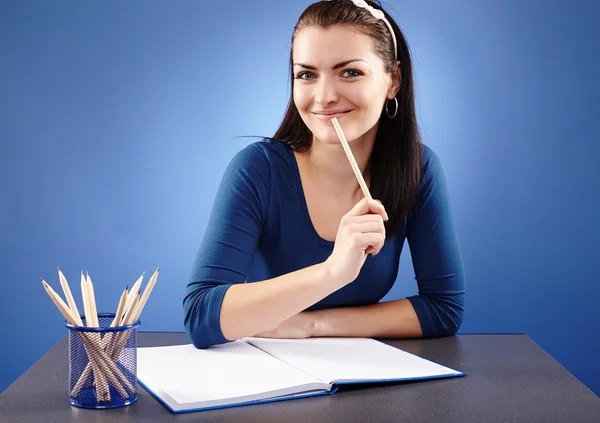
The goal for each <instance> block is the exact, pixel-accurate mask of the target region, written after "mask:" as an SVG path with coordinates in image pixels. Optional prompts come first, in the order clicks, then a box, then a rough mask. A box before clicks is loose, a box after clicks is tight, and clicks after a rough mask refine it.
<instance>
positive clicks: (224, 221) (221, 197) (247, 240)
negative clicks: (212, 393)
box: [183, 143, 270, 348]
mask: <svg viewBox="0 0 600 423" xmlns="http://www.w3.org/2000/svg"><path fill="white" fill-rule="evenodd" d="M269 173H270V169H269V161H268V160H267V157H266V154H265V152H264V150H263V149H262V148H261V147H259V146H258V145H257V144H256V143H255V144H252V145H250V146H248V147H246V148H244V149H243V150H241V151H240V152H239V153H237V154H236V155H235V156H234V158H233V159H232V160H231V162H230V163H229V165H228V166H227V168H226V170H225V172H224V175H223V177H222V180H221V183H220V185H219V189H218V190H217V195H216V198H215V202H214V205H213V208H212V211H211V215H210V218H209V222H208V225H207V228H206V232H205V234H204V237H203V239H202V242H201V244H200V247H199V249H198V252H197V254H196V258H195V260H194V264H193V267H192V271H191V275H190V281H189V283H188V285H187V288H186V291H185V296H184V300H183V309H184V325H185V330H186V333H187V334H188V336H189V338H190V339H191V341H192V343H193V345H194V346H195V347H196V348H207V347H209V346H211V345H215V344H223V343H226V342H228V341H227V339H226V338H225V337H224V336H223V333H222V332H221V324H220V312H221V304H222V303H223V297H224V296H225V292H226V291H227V289H228V288H229V287H230V286H232V285H233V284H236V283H244V282H245V281H246V278H247V274H248V271H249V269H250V265H251V263H252V259H253V257H254V254H255V251H256V248H257V245H258V242H259V239H260V235H261V231H262V228H263V225H264V222H265V219H266V215H267V210H268V189H269Z"/></svg>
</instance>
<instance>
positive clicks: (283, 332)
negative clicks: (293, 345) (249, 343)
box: [254, 311, 314, 339]
mask: <svg viewBox="0 0 600 423" xmlns="http://www.w3.org/2000/svg"><path fill="white" fill-rule="evenodd" d="M313 327H314V322H313V320H312V318H311V312H308V311H304V312H301V313H298V314H296V315H295V316H292V317H290V318H289V319H287V320H284V321H283V322H281V323H280V324H279V325H277V327H276V328H274V329H271V330H267V331H264V332H261V333H259V334H256V335H254V336H255V337H257V338H280V339H284V338H285V339H299V338H310V337H311V336H313V332H314V331H313Z"/></svg>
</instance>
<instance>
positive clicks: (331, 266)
mask: <svg viewBox="0 0 600 423" xmlns="http://www.w3.org/2000/svg"><path fill="white" fill-rule="evenodd" d="M322 268H323V272H324V278H325V281H326V283H330V284H333V285H335V286H336V290H337V289H339V288H341V287H343V286H345V285H347V284H348V283H350V282H351V281H345V280H344V277H343V272H342V269H340V267H339V266H338V265H336V264H335V263H334V262H333V261H332V260H331V258H328V259H327V260H325V261H324V262H323V263H322Z"/></svg>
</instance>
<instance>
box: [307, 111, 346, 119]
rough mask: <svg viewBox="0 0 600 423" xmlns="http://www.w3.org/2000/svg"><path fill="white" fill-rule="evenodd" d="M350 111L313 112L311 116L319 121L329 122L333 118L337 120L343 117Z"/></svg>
mask: <svg viewBox="0 0 600 423" xmlns="http://www.w3.org/2000/svg"><path fill="white" fill-rule="evenodd" d="M351 111H352V110H344V111H339V112H313V115H315V116H316V117H317V118H319V119H323V120H331V119H332V118H334V117H336V118H339V117H342V116H344V115H347V114H348V113H350V112H351Z"/></svg>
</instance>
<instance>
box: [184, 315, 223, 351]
mask: <svg viewBox="0 0 600 423" xmlns="http://www.w3.org/2000/svg"><path fill="white" fill-rule="evenodd" d="M185 333H186V334H187V336H188V338H189V339H190V341H191V342H192V345H193V346H194V347H196V348H198V349H200V350H201V349H205V348H209V347H212V346H213V345H215V344H216V343H215V342H212V341H211V339H210V336H209V334H208V333H207V332H206V331H203V330H202V329H201V328H198V327H195V326H193V325H191V324H189V323H187V321H186V324H185Z"/></svg>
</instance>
